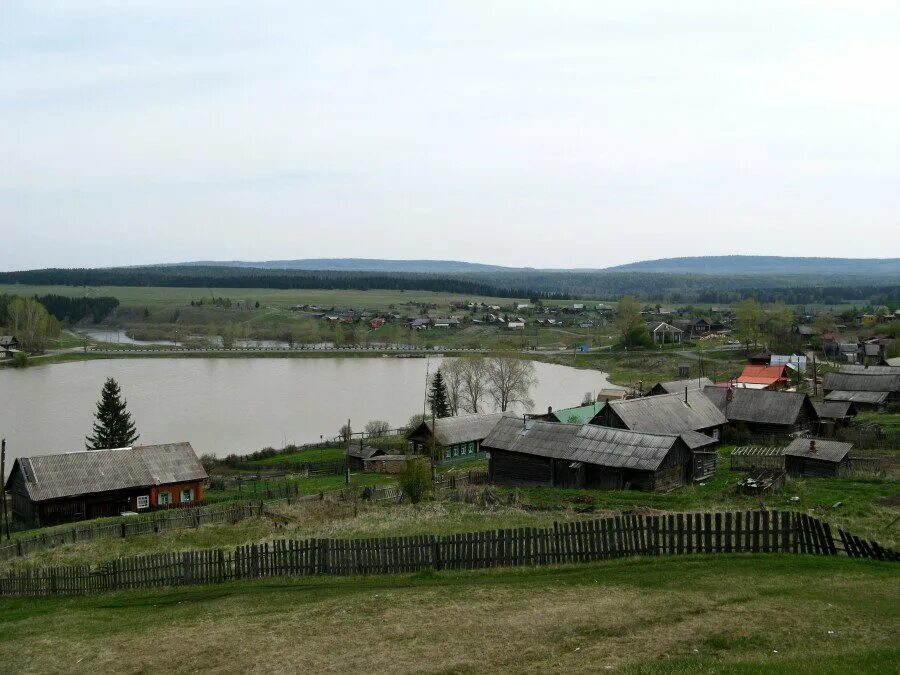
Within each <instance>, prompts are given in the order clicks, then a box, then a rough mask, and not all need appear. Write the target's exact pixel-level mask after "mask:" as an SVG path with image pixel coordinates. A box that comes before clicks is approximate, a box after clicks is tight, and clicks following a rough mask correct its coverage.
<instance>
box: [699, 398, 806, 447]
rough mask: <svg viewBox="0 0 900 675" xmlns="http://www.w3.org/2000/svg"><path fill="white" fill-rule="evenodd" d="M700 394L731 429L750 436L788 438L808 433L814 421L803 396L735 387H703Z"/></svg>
mask: <svg viewBox="0 0 900 675" xmlns="http://www.w3.org/2000/svg"><path fill="white" fill-rule="evenodd" d="M703 393H704V395H705V396H706V397H707V398H708V399H709V400H710V401H712V402H713V403H714V404H715V406H716V407H717V408H718V409H719V410H720V411H722V414H723V415H725V417H726V418H728V424H729V426H730V427H731V428H732V429H734V430H743V431H746V432H748V433H751V434H757V435H770V436H773V435H774V436H790V435H793V434H797V433H799V432H802V431H808V430H809V429H810V428H811V427H812V425H813V423H814V422H815V420H816V419H817V416H816V411H815V409H814V408H813V405H812V402H811V401H810V400H809V396H807V395H806V394H800V393H797V392H790V391H772V390H769V389H746V388H738V387H734V388H731V387H706V388H705V389H704V390H703Z"/></svg>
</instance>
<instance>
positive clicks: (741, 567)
mask: <svg viewBox="0 0 900 675" xmlns="http://www.w3.org/2000/svg"><path fill="white" fill-rule="evenodd" d="M898 631H900V577H898V575H897V571H896V565H895V564H892V563H874V562H860V561H855V560H850V559H846V558H836V559H830V558H814V557H792V556H782V555H770V556H755V557H751V556H743V557H742V556H710V557H705V558H704V557H686V558H680V559H670V560H665V559H663V560H658V559H656V560H653V559H623V560H616V561H610V562H603V563H596V564H586V565H581V566H567V567H556V568H545V569H517V570H511V569H497V570H489V571H471V572H466V573H446V572H442V573H433V572H430V573H420V574H413V575H397V576H374V577H351V578H333V577H332V578H321V577H320V578H298V579H279V580H267V581H259V582H246V581H245V582H232V583H228V584H224V585H216V586H207V587H186V588H175V589H164V590H158V591H141V592H137V591H131V592H123V593H117V594H111V595H101V596H96V597H86V598H83V597H79V598H60V599H57V598H54V599H45V598H21V599H3V600H0V645H2V647H0V651H2V653H3V655H4V659H3V668H4V670H6V671H10V672H21V671H31V672H66V673H70V672H85V673H87V672H91V673H95V672H121V671H123V670H127V671H149V670H158V669H159V668H160V664H165V667H166V669H168V670H172V671H175V672H193V671H197V670H212V671H219V672H235V671H251V670H252V671H264V672H274V671H285V670H290V671H301V672H363V671H364V672H403V673H407V672H480V673H481V672H566V673H570V672H606V671H618V672H626V673H673V672H717V673H737V672H740V673H744V672H757V671H765V672H783V673H801V672H817V673H887V672H897V664H898V662H900V645H898V643H897V639H896V638H897V634H898Z"/></svg>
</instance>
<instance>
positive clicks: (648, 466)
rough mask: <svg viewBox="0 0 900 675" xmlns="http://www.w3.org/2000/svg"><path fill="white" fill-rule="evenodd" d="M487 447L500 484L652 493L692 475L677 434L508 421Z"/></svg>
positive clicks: (492, 470)
mask: <svg viewBox="0 0 900 675" xmlns="http://www.w3.org/2000/svg"><path fill="white" fill-rule="evenodd" d="M484 447H485V449H486V450H487V451H488V452H489V454H490V460H489V463H488V472H489V474H490V479H491V481H492V482H494V483H498V484H501V485H513V486H519V485H521V486H529V485H536V486H548V487H560V488H585V487H590V488H600V489H607V490H622V489H633V490H650V491H652V490H666V489H669V488H672V487H676V486H678V485H682V484H684V483H685V482H686V481H688V480H690V475H691V451H690V450H689V448H688V447H687V445H686V444H685V443H684V441H683V440H682V439H681V438H680V437H679V436H677V435H674V434H673V435H660V434H648V433H640V432H634V431H628V430H623V429H612V428H609V427H599V426H595V425H591V424H585V425H577V424H555V423H552V422H543V421H539V420H522V419H517V418H503V419H502V420H501V421H500V422H499V423H498V424H497V426H496V427H495V428H494V430H493V431H492V432H491V434H490V435H489V436H488V437H487V438H486V439H485V440H484Z"/></svg>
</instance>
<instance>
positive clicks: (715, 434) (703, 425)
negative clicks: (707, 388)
mask: <svg viewBox="0 0 900 675" xmlns="http://www.w3.org/2000/svg"><path fill="white" fill-rule="evenodd" d="M595 423H597V424H602V425H603V426H607V427H614V428H616V429H630V430H632V431H643V432H646V433H651V434H674V435H676V436H677V435H681V434H684V435H685V438H684V440H685V442H686V443H687V444H688V447H689V448H691V449H692V450H696V449H700V448H707V449H708V448H712V447H713V446H715V445H716V443H718V441H719V438H720V437H721V433H722V430H723V429H724V428H725V425H726V424H727V423H728V420H727V419H726V418H725V416H724V415H723V414H722V413H721V412H720V411H719V409H718V408H717V407H716V406H715V405H714V404H713V403H712V402H711V401H710V400H709V399H708V398H707V397H706V396H704V395H703V394H702V393H701V392H700V391H698V390H696V389H694V390H690V389H689V390H687V391H685V392H682V393H680V394H662V395H659V396H644V397H642V398H634V399H630V400H624V401H611V402H610V403H609V404H608V405H607V406H606V407H605V408H604V409H603V410H602V411H601V412H600V414H599V415H598V416H597V419H596V422H595Z"/></svg>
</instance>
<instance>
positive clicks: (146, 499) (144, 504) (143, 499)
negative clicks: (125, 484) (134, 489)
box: [137, 495, 150, 509]
mask: <svg viewBox="0 0 900 675" xmlns="http://www.w3.org/2000/svg"><path fill="white" fill-rule="evenodd" d="M137 507H138V508H139V509H146V508H149V507H150V495H141V496H140V497H138V498H137Z"/></svg>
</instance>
